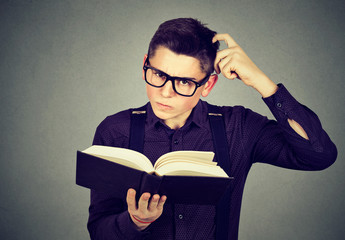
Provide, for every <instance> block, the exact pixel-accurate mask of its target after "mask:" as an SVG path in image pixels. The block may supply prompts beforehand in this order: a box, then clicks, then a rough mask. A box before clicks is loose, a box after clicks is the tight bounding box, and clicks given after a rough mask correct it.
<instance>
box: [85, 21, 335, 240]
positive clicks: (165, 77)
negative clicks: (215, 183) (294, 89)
mask: <svg viewBox="0 0 345 240" xmlns="http://www.w3.org/2000/svg"><path fill="white" fill-rule="evenodd" d="M219 41H225V43H226V44H227V46H228V48H226V49H224V50H221V51H218V52H217V50H218V47H219ZM214 70H215V71H216V74H213V72H214ZM220 73H222V74H223V75H224V76H225V78H227V79H230V80H233V79H235V78H238V79H240V80H241V81H242V82H243V83H244V84H245V85H247V86H249V87H252V88H254V89H256V90H257V91H258V92H259V93H260V94H261V95H262V97H263V100H264V101H265V103H266V104H267V105H268V107H269V108H270V110H271V111H272V113H273V115H274V116H275V117H276V119H277V121H273V120H267V118H265V117H263V116H260V115H259V114H256V113H254V112H252V111H250V110H249V109H245V108H243V107H222V108H220V111H221V113H222V115H223V117H224V122H225V130H226V136H227V144H228V146H229V157H230V161H231V169H225V170H226V171H229V172H230V173H231V176H233V177H234V183H233V185H231V196H230V199H231V206H230V212H229V225H228V227H229V228H228V237H227V238H228V239H237V235H238V224H239V215H240V207H241V199H242V193H243V188H244V183H245V180H246V177H247V174H248V172H249V169H250V167H251V165H252V164H253V163H255V162H263V163H269V164H273V165H277V166H281V167H286V168H292V169H301V170H321V169H324V168H327V167H328V166H330V165H331V164H332V163H333V162H334V161H335V159H336V156H337V151H336V147H335V146H334V144H333V143H332V142H331V140H330V139H329V137H328V136H327V134H326V133H325V132H324V130H323V129H322V127H321V124H320V122H319V120H318V118H317V116H316V115H315V114H314V113H313V112H312V111H310V110H309V109H308V108H306V107H305V106H303V105H301V104H299V103H298V102H297V101H296V100H295V99H294V98H293V97H292V96H291V95H290V94H289V92H288V91H287V90H286V89H285V87H284V86H283V85H279V86H277V85H276V84H275V83H274V82H273V81H271V80H270V79H269V78H268V77H267V76H266V75H265V74H264V73H263V72H262V71H261V70H260V69H259V68H258V67H257V66H256V65H255V64H254V63H253V62H252V61H251V60H250V58H249V57H248V56H247V55H246V54H245V53H244V51H243V50H242V49H241V47H240V46H239V45H238V44H237V43H236V42H235V41H234V40H233V39H232V38H231V37H230V36H229V35H228V34H216V33H215V32H214V31H211V30H209V29H208V28H206V27H205V26H204V25H203V24H201V23H200V22H199V21H197V20H195V19H190V18H187V19H186V18H183V19H173V20H170V21H167V22H165V23H163V24H161V25H160V27H159V28H158V30H157V32H156V33H155V35H154V36H153V38H152V40H151V42H150V46H149V51H148V54H147V55H145V56H144V63H143V80H145V81H146V90H147V95H148V98H149V103H148V104H147V105H146V107H145V109H146V111H147V118H146V122H145V138H144V150H143V153H144V154H145V155H146V156H147V157H148V158H149V159H150V160H151V161H152V162H153V163H154V162H155V161H156V160H157V158H158V157H159V156H161V155H163V154H164V153H166V152H170V151H176V150H200V151H214V147H213V139H212V134H211V130H210V125H209V120H208V116H207V109H208V106H209V105H208V104H207V103H206V102H204V101H201V100H200V96H203V97H206V96H207V95H208V94H209V93H210V92H211V90H212V88H213V87H214V86H215V84H216V82H217V80H218V74H220ZM224 97H225V96H224ZM130 115H131V111H130V110H126V111H122V112H120V113H117V114H115V115H113V116H110V117H108V118H106V119H105V120H104V121H103V122H102V123H101V124H100V125H99V126H98V128H97V131H96V134H95V138H94V142H93V144H97V145H108V146H116V147H124V148H128V147H129V132H130V123H129V122H130ZM205 194H207V193H205ZM135 195H136V192H135V190H134V189H129V190H128V193H127V199H116V198H114V197H112V196H111V193H109V194H104V193H98V192H95V191H92V192H91V205H90V209H89V210H90V217H89V222H88V229H89V232H90V236H91V238H92V239H215V238H216V227H217V226H216V214H217V212H216V208H215V206H208V205H205V206H197V205H184V204H165V202H166V200H167V197H166V196H159V195H158V194H155V195H153V196H151V194H150V193H144V194H142V195H141V196H140V199H139V201H138V202H137V201H136V200H135V199H136V198H135Z"/></svg>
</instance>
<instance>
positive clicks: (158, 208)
mask: <svg viewBox="0 0 345 240" xmlns="http://www.w3.org/2000/svg"><path fill="white" fill-rule="evenodd" d="M135 195H136V191H135V190H134V189H132V188H130V189H128V192H127V198H126V201H127V205H128V213H129V215H130V217H131V219H132V221H133V223H134V224H135V225H136V226H137V228H138V230H140V231H142V230H144V229H145V228H147V227H148V226H149V225H150V224H151V223H152V222H154V221H156V220H157V219H158V218H159V217H160V216H161V215H162V212H163V207H164V203H165V201H166V200H167V197H166V196H162V197H160V196H159V195H158V194H155V195H153V196H152V198H151V200H150V197H151V194H150V193H147V192H146V193H143V194H142V195H141V197H140V198H139V202H138V204H137V203H136V198H135Z"/></svg>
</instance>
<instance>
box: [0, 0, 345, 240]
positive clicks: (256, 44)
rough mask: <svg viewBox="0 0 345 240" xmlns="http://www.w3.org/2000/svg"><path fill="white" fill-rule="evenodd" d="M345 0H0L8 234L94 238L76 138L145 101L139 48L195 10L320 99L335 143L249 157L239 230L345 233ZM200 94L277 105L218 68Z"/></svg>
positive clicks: (303, 96)
mask: <svg viewBox="0 0 345 240" xmlns="http://www.w3.org/2000/svg"><path fill="white" fill-rule="evenodd" d="M344 12H345V4H344V1H343V0H339V1H332V0H324V1H311V0H310V1H303V0H298V1H297V0H294V1H276V0H270V1H254V0H253V1H248V0H246V1H243V0H242V1H239V0H233V1H231V0H229V1H211V0H195V1H194V0H193V1H166V0H161V1H133V0H128V1H110V0H109V1H72V0H71V1H66V0H60V1H34V0H32V1H4V0H2V1H1V3H0V59H1V61H0V78H1V83H0V91H1V92H0V93H1V94H0V99H1V100H0V104H1V105H0V111H1V118H0V126H1V148H0V159H1V167H0V186H1V187H0V238H1V239H11V240H12V239H35V240H37V239H50V240H54V239H57V240H61V239H73V240H75V239H88V233H87V230H86V222H87V217H88V204H89V191H88V190H87V189H84V188H81V187H78V186H76V185H75V156H76V151H77V150H78V149H79V150H82V149H85V148H86V147H88V146H90V145H91V141H92V138H93V134H94V131H95V128H96V127H97V125H98V124H99V123H100V121H102V120H103V119H104V118H105V117H106V116H107V115H110V114H113V113H115V112H118V111H120V110H123V109H126V108H128V107H137V106H141V105H143V104H144V103H145V102H146V101H147V98H146V93H145V90H144V89H145V84H144V82H143V81H142V80H141V69H142V61H143V56H144V54H145V53H146V51H147V47H148V43H149V41H150V38H151V36H152V35H153V33H154V31H155V30H156V29H157V27H158V25H159V24H160V23H161V22H163V21H165V20H168V19H171V18H176V17H195V18H199V19H200V20H201V21H203V22H206V23H208V24H209V25H208V26H209V27H210V28H211V29H214V30H216V31H218V32H220V33H223V32H227V33H229V34H231V35H232V36H233V37H234V38H235V40H236V41H237V42H238V43H239V44H240V45H241V46H242V48H243V49H244V50H245V51H246V52H247V54H248V55H249V56H250V57H251V58H252V59H253V61H254V62H255V63H256V64H257V65H258V66H259V67H260V68H261V69H262V70H263V71H264V72H265V73H266V74H267V75H268V76H269V77H270V78H272V79H273V80H274V81H275V82H277V83H278V82H282V83H284V84H285V86H286V87H287V88H288V89H289V90H290V92H292V93H293V95H294V96H295V97H296V98H297V99H298V100H299V101H300V102H302V103H303V104H305V105H307V106H308V107H310V108H311V109H313V110H314V111H315V112H316V113H317V114H318V116H319V118H320V119H321V121H322V123H323V126H324V128H325V129H326V130H327V132H328V133H329V135H330V137H331V138H332V139H333V141H334V142H335V143H336V145H337V147H338V151H339V155H338V159H337V162H336V163H335V164H334V165H333V166H331V167H330V168H328V169H327V170H325V171H321V172H301V171H292V170H286V169H281V168H277V167H273V166H268V165H263V164H256V165H254V167H253V168H252V170H251V172H250V174H249V177H248V181H247V185H246V187H245V192H244V198H243V206H242V215H241V222H240V239H242V240H245V239H266V240H267V239H343V236H344V235H345V228H344V223H345V220H344V216H345V211H344V209H345V207H344V203H345V196H344V183H345V174H344V170H345V164H344V151H343V149H344V147H345V144H344V142H345V141H344V90H345V88H344V80H343V77H344V75H345V70H344V69H345V67H344V65H345V48H344V43H345V31H344V30H345V24H344V23H345V14H344ZM206 100H208V101H209V102H211V103H214V104H218V105H244V106H246V107H249V108H252V109H253V110H255V111H257V112H259V113H261V114H263V115H267V116H269V117H270V118H271V117H272V115H271V114H270V112H269V110H268V109H267V107H266V106H265V104H264V103H263V102H262V100H261V98H260V96H259V94H258V93H256V92H255V91H254V90H252V89H249V88H247V87H245V86H244V85H243V84H242V83H241V82H240V81H227V80H226V79H224V78H223V77H221V78H220V81H219V82H218V83H217V86H216V87H215V89H214V90H213V92H212V93H211V95H210V96H209V97H208V98H207V99H206Z"/></svg>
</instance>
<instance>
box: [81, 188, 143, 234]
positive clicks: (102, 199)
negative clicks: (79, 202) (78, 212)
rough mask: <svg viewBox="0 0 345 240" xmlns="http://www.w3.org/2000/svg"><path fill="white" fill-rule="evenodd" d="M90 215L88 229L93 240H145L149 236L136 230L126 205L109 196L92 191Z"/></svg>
mask: <svg viewBox="0 0 345 240" xmlns="http://www.w3.org/2000/svg"><path fill="white" fill-rule="evenodd" d="M89 213H90V214H89V221H88V225H87V227H88V230H89V233H90V237H91V239H93V240H108V239H109V240H110V239H111V240H114V239H143V238H144V236H145V235H146V234H147V233H146V232H141V231H139V230H138V229H137V228H136V226H135V224H134V223H133V222H132V220H131V219H130V216H129V214H128V211H127V210H126V208H125V204H124V203H123V202H122V201H121V200H119V199H113V198H110V197H109V196H107V194H100V193H95V192H94V191H91V205H90V209H89Z"/></svg>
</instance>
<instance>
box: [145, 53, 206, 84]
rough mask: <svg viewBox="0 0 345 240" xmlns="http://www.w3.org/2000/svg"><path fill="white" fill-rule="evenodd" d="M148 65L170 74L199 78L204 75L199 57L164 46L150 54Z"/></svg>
mask: <svg viewBox="0 0 345 240" xmlns="http://www.w3.org/2000/svg"><path fill="white" fill-rule="evenodd" d="M149 61H150V65H151V66H152V67H154V68H157V69H159V70H161V71H163V72H165V73H167V74H169V75H171V76H179V77H190V78H196V79H197V78H200V77H203V76H204V75H205V73H204V72H203V71H202V69H201V65H200V61H199V59H197V58H195V57H191V56H187V55H183V54H177V53H175V52H173V51H171V50H170V49H168V48H166V47H159V48H157V49H156V50H155V53H154V55H153V56H152V57H151V56H150V59H149Z"/></svg>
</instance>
